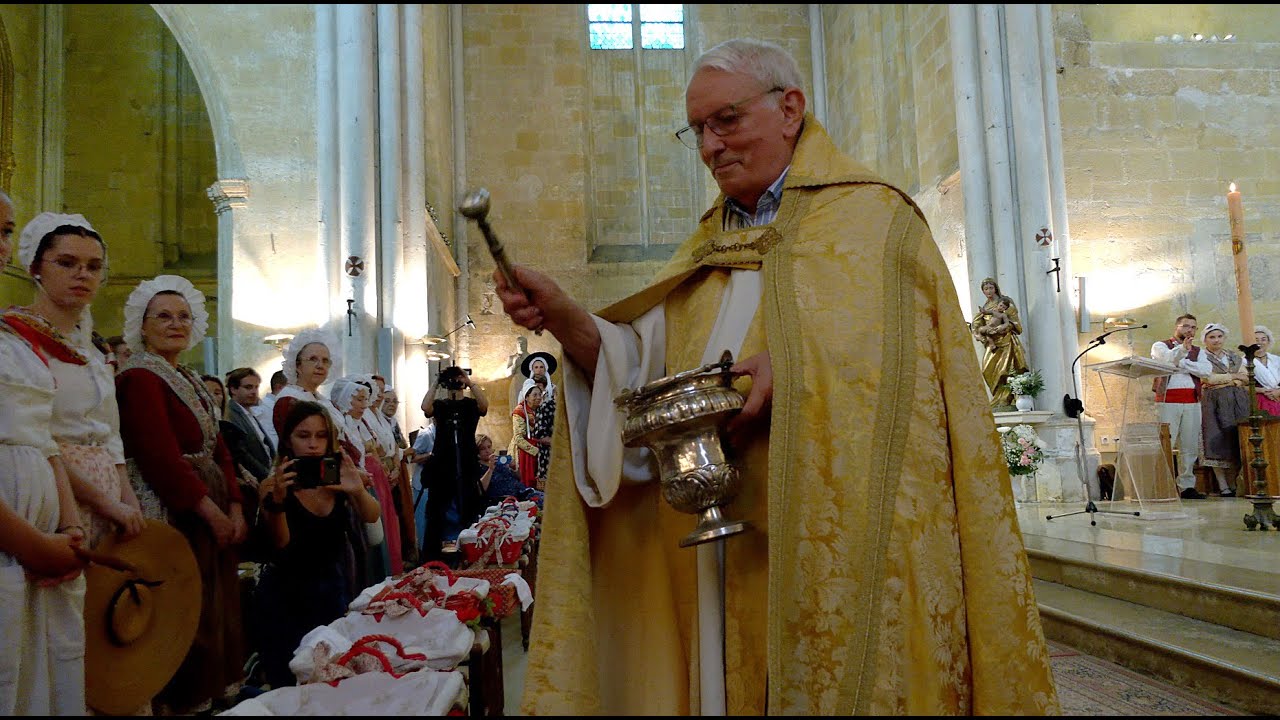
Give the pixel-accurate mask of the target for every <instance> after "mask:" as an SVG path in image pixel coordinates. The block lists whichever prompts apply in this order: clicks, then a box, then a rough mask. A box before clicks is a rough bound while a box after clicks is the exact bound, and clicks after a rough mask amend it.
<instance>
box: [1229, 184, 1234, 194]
mask: <svg viewBox="0 0 1280 720" xmlns="http://www.w3.org/2000/svg"><path fill="white" fill-rule="evenodd" d="M1229 190H1230V191H1231V192H1235V191H1236V184H1235V183H1231V187H1230V188H1229Z"/></svg>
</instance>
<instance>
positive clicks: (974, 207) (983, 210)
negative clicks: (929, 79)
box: [947, 4, 996, 317]
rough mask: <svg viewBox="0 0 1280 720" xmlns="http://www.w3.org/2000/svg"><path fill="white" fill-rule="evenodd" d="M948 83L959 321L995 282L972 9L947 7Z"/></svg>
mask: <svg viewBox="0 0 1280 720" xmlns="http://www.w3.org/2000/svg"><path fill="white" fill-rule="evenodd" d="M947 8H948V13H949V25H950V34H951V36H950V40H951V67H952V73H953V75H954V82H953V83H952V85H953V88H954V91H955V104H956V142H957V144H958V145H959V150H960V178H961V180H960V183H961V185H960V187H961V190H962V192H964V237H965V263H966V265H967V266H968V270H969V287H968V288H966V290H967V291H968V292H967V293H963V294H962V295H961V297H963V298H966V299H967V300H968V303H967V305H966V306H965V307H964V308H963V310H964V313H965V316H966V317H969V313H970V312H971V311H973V310H974V309H975V308H977V307H979V306H981V305H982V303H983V302H985V300H986V298H985V297H983V295H982V288H981V287H979V286H978V284H979V283H981V282H982V279H983V278H986V277H995V274H996V259H995V246H994V244H993V242H992V235H991V198H990V195H989V194H988V193H987V191H986V189H987V186H988V183H987V164H986V163H987V160H986V143H985V141H984V136H983V132H982V81H981V79H980V77H979V67H978V65H979V63H978V18H977V14H976V10H975V8H974V6H973V5H962V4H952V5H948V6H947Z"/></svg>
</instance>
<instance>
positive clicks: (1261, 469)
mask: <svg viewBox="0 0 1280 720" xmlns="http://www.w3.org/2000/svg"><path fill="white" fill-rule="evenodd" d="M1258 349H1259V346H1258V345H1256V344H1255V345H1241V346H1240V351H1241V352H1243V353H1244V358H1245V369H1246V370H1247V371H1248V373H1249V445H1250V446H1251V447H1252V448H1253V460H1251V461H1249V466H1250V467H1252V468H1253V494H1252V495H1246V496H1245V497H1247V498H1248V499H1249V500H1251V501H1253V513H1252V514H1249V515H1245V516H1244V526H1245V528H1246V529H1248V530H1254V529H1258V530H1266V529H1268V527H1274V528H1275V529H1277V530H1280V518H1277V517H1276V514H1275V511H1274V509H1273V508H1272V506H1273V505H1274V504H1275V500H1276V499H1275V498H1273V497H1271V496H1270V495H1268V494H1267V459H1266V458H1264V457H1263V456H1262V431H1261V425H1262V409H1261V408H1259V407H1258V388H1257V381H1256V380H1255V378H1254V375H1253V354H1254V353H1255V352H1257V351H1258Z"/></svg>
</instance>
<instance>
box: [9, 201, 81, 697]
mask: <svg viewBox="0 0 1280 720" xmlns="http://www.w3.org/2000/svg"><path fill="white" fill-rule="evenodd" d="M13 219H14V218H13V202H12V201H11V200H10V199H9V197H8V196H7V195H5V194H4V193H3V192H0V268H3V267H4V266H5V265H7V264H8V262H9V255H10V253H11V251H12V248H13V245H12V242H11V236H12V234H13V230H14V222H13ZM53 398H54V380H53V376H52V375H51V374H50V373H49V369H48V368H47V367H46V366H45V363H44V362H42V359H41V356H40V355H39V354H38V353H37V351H36V350H35V348H34V345H33V343H32V342H31V341H29V340H27V339H26V338H25V337H23V336H22V335H19V333H18V332H17V331H16V330H14V329H13V328H12V327H11V326H9V325H8V324H6V323H5V322H4V321H3V320H0V579H2V580H3V582H0V627H2V628H4V638H5V640H6V642H5V643H4V651H3V653H0V715H40V716H44V715H83V714H84V713H85V692H84V651H85V646H84V644H85V635H84V593H85V579H84V577H83V576H82V575H81V574H80V569H81V567H82V566H83V562H82V561H81V560H80V559H79V558H78V557H77V556H76V554H75V550H74V548H75V547H76V546H78V545H80V543H81V541H82V540H83V539H84V532H83V529H82V528H81V525H82V523H81V521H80V519H79V511H78V510H77V508H76V504H75V502H74V501H73V500H72V497H71V488H70V486H69V485H68V484H67V479H66V474H65V473H64V472H63V470H62V462H61V459H60V458H59V457H58V446H57V444H56V443H54V441H53V437H52V435H51V434H50V432H49V427H50V421H51V418H52V415H53ZM59 580H60V581H61V582H59Z"/></svg>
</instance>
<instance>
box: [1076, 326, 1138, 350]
mask: <svg viewBox="0 0 1280 720" xmlns="http://www.w3.org/2000/svg"><path fill="white" fill-rule="evenodd" d="M1146 327H1147V326H1146V325H1134V326H1133V327H1125V328H1116V329H1115V330H1108V331H1107V332H1104V333H1102V334H1101V335H1099V336H1098V337H1096V338H1094V339H1093V340H1091V341H1090V342H1095V343H1097V344H1099V345H1106V344H1107V339H1106V338H1107V336H1108V335H1111V334H1113V333H1118V332H1129V331H1131V330H1143V329H1145V328H1146Z"/></svg>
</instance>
